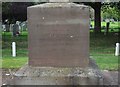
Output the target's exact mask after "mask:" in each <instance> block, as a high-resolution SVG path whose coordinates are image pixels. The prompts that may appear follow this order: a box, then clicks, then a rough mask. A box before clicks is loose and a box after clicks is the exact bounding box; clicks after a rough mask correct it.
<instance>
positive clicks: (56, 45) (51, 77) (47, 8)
mask: <svg viewBox="0 0 120 87" xmlns="http://www.w3.org/2000/svg"><path fill="white" fill-rule="evenodd" d="M27 11H28V14H27V15H28V17H27V18H28V33H29V35H28V48H29V61H28V64H27V65H26V66H24V67H22V68H21V69H20V70H18V71H17V72H16V73H15V74H14V79H13V80H12V81H10V82H9V83H8V84H10V85H100V84H102V81H103V78H102V74H101V72H100V71H99V69H98V67H97V66H96V64H95V62H93V61H91V59H90V58H89V9H88V7H87V6H84V5H78V4H75V3H45V4H41V5H35V6H31V7H28V10H27Z"/></svg>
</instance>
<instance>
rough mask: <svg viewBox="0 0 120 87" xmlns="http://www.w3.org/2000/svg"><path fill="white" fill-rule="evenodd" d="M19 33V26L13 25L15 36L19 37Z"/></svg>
mask: <svg viewBox="0 0 120 87" xmlns="http://www.w3.org/2000/svg"><path fill="white" fill-rule="evenodd" d="M18 32H19V25H18V24H14V25H13V36H17V34H18Z"/></svg>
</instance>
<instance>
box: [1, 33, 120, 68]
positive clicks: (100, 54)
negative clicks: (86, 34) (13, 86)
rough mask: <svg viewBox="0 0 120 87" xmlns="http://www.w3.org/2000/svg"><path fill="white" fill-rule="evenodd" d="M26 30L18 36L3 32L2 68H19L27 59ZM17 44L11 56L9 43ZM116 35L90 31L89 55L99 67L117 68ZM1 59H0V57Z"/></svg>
mask: <svg viewBox="0 0 120 87" xmlns="http://www.w3.org/2000/svg"><path fill="white" fill-rule="evenodd" d="M27 35H28V33H27V32H22V35H21V36H19V37H12V36H11V33H7V32H5V33H3V34H2V36H3V40H2V68H20V67H22V66H23V65H25V64H26V63H27V61H28V49H27V48H28V46H27V45H28V42H27ZM13 41H15V42H16V44H17V57H12V56H11V43H12V42H13ZM117 41H118V36H117V35H116V34H115V33H109V35H108V36H105V35H104V34H103V33H102V34H94V33H92V32H91V33H90V56H91V58H92V59H94V60H95V61H96V63H97V65H98V66H99V67H100V69H103V70H105V69H107V70H118V57H116V56H114V51H115V43H116V42H117ZM0 60H1V59H0Z"/></svg>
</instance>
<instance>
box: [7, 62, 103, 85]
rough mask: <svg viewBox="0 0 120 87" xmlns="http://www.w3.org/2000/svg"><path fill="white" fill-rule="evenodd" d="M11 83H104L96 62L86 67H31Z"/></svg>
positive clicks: (22, 70)
mask: <svg viewBox="0 0 120 87" xmlns="http://www.w3.org/2000/svg"><path fill="white" fill-rule="evenodd" d="M8 84H10V85H102V84H103V75H102V73H101V72H100V70H99V69H98V67H97V66H96V65H95V63H94V62H92V61H91V62H90V63H89V67H86V68H80V67H75V68H58V67H30V66H28V65H26V66H25V67H22V68H21V69H20V70H19V71H18V72H16V73H15V74H14V79H13V81H11V82H8Z"/></svg>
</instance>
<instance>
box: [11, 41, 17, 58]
mask: <svg viewBox="0 0 120 87" xmlns="http://www.w3.org/2000/svg"><path fill="white" fill-rule="evenodd" d="M12 56H13V57H16V43H15V42H12Z"/></svg>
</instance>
